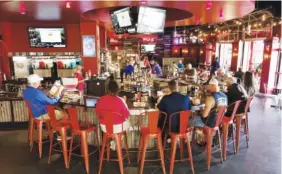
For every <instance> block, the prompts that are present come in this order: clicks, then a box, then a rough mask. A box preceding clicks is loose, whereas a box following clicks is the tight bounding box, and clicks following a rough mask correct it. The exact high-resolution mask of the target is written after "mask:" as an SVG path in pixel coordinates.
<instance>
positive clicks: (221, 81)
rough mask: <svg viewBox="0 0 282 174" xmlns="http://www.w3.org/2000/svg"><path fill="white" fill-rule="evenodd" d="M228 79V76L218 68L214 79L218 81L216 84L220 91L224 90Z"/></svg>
mask: <svg viewBox="0 0 282 174" xmlns="http://www.w3.org/2000/svg"><path fill="white" fill-rule="evenodd" d="M228 77H230V75H229V74H227V73H225V71H224V69H222V68H219V69H218V71H217V76H216V79H217V80H218V84H219V87H220V89H222V90H223V89H224V86H225V81H226V79H227V78H228Z"/></svg>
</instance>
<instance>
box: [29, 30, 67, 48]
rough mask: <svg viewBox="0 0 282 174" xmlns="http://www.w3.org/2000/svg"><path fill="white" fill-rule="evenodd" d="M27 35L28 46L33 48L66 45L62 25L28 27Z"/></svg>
mask: <svg viewBox="0 0 282 174" xmlns="http://www.w3.org/2000/svg"><path fill="white" fill-rule="evenodd" d="M28 37H29V44H30V47H33V48H56V47H66V35H65V29H64V28H63V27H58V28H55V27H54V28H51V27H49V28H44V27H28Z"/></svg>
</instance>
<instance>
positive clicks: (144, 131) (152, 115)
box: [137, 111, 167, 174]
mask: <svg viewBox="0 0 282 174" xmlns="http://www.w3.org/2000/svg"><path fill="white" fill-rule="evenodd" d="M144 116H147V117H148V125H147V126H144V125H143V121H142V120H143V119H142V117H144ZM161 117H163V119H164V123H165V122H166V119H167V115H166V113H164V112H160V111H150V112H146V113H143V114H141V115H140V117H139V119H140V120H139V123H140V130H141V135H140V140H139V147H138V160H137V161H138V162H139V160H140V155H141V153H142V156H141V164H140V171H139V173H140V174H142V173H143V169H144V163H145V156H146V150H147V144H148V141H149V139H152V138H154V139H157V147H158V151H159V156H160V159H156V160H160V161H161V165H162V170H163V173H164V174H165V173H166V172H165V163H164V150H163V144H162V131H163V130H164V126H165V124H164V125H163V127H162V129H160V128H158V120H159V118H161ZM156 160H146V161H156Z"/></svg>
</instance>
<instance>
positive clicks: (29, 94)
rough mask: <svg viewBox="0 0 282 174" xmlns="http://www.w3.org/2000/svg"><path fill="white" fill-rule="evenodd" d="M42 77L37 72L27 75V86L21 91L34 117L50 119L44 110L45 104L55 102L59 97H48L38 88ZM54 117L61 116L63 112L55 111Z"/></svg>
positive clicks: (58, 117)
mask: <svg viewBox="0 0 282 174" xmlns="http://www.w3.org/2000/svg"><path fill="white" fill-rule="evenodd" d="M42 80H43V78H41V77H39V76H38V75H37V74H32V75H30V76H28V78H27V81H28V87H27V88H26V89H25V90H24V92H23V97H24V99H25V100H27V101H28V102H29V103H30V107H31V110H32V113H33V116H34V117H35V119H50V118H49V116H48V113H47V110H46V106H47V105H54V104H56V103H57V102H58V101H59V99H60V98H58V97H55V98H50V97H48V96H47V95H46V94H45V93H44V92H43V91H41V90H40V89H38V87H39V86H40V84H41V81H42ZM55 114H56V119H57V120H60V119H62V118H63V114H62V113H61V112H60V111H57V110H56V111H55Z"/></svg>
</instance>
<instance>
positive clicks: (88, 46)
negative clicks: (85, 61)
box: [82, 36, 96, 57]
mask: <svg viewBox="0 0 282 174" xmlns="http://www.w3.org/2000/svg"><path fill="white" fill-rule="evenodd" d="M82 47H83V57H95V56H96V48H95V36H82Z"/></svg>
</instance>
